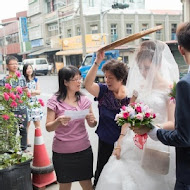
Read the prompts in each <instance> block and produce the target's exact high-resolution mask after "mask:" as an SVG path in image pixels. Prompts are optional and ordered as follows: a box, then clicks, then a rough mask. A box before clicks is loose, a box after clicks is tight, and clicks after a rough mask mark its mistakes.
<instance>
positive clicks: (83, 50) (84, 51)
mask: <svg viewBox="0 0 190 190" xmlns="http://www.w3.org/2000/svg"><path fill="white" fill-rule="evenodd" d="M79 7H80V23H81V37H82V55H83V58H84V57H85V56H86V40H85V33H86V32H85V27H84V17H83V9H82V0H79Z"/></svg>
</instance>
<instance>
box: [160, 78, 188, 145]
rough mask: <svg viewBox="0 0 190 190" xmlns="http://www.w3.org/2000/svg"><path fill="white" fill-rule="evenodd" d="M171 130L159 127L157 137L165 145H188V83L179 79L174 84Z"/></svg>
mask: <svg viewBox="0 0 190 190" xmlns="http://www.w3.org/2000/svg"><path fill="white" fill-rule="evenodd" d="M175 126H176V129H175V130H173V131H167V130H163V129H159V130H158V131H157V137H158V139H159V140H160V141H161V142H162V143H163V144H166V145H171V146H175V147H189V146H190V83H188V82H187V81H185V80H181V81H179V82H178V83H177V86H176V111H175Z"/></svg>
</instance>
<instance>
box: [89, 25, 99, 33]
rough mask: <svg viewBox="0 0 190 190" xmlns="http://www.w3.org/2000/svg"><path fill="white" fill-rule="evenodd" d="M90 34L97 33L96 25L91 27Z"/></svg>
mask: <svg viewBox="0 0 190 190" xmlns="http://www.w3.org/2000/svg"><path fill="white" fill-rule="evenodd" d="M90 29H91V34H97V33H98V25H91V26H90Z"/></svg>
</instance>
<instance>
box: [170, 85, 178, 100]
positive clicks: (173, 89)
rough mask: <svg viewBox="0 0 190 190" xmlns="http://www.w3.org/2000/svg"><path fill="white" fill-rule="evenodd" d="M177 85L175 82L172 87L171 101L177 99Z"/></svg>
mask: <svg viewBox="0 0 190 190" xmlns="http://www.w3.org/2000/svg"><path fill="white" fill-rule="evenodd" d="M176 85H177V83H176V82H174V83H173V85H170V89H171V91H170V93H169V97H170V100H171V101H175V97H176Z"/></svg>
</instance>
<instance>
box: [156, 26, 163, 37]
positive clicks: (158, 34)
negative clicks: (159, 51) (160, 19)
mask: <svg viewBox="0 0 190 190" xmlns="http://www.w3.org/2000/svg"><path fill="white" fill-rule="evenodd" d="M159 25H162V24H160V23H159V24H156V26H159ZM161 39H162V30H157V31H156V40H161Z"/></svg>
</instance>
